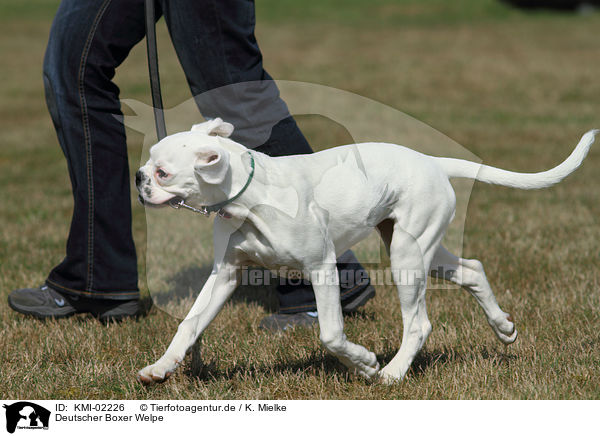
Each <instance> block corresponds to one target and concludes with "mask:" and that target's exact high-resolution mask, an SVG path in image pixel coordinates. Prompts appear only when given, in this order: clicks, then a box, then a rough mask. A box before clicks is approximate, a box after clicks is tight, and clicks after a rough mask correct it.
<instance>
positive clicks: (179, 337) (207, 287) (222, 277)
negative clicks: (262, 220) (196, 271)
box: [138, 264, 239, 384]
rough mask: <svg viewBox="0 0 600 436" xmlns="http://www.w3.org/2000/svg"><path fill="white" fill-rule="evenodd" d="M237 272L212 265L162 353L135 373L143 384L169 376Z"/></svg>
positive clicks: (231, 288)
mask: <svg viewBox="0 0 600 436" xmlns="http://www.w3.org/2000/svg"><path fill="white" fill-rule="evenodd" d="M238 274H239V271H238V269H237V268H236V267H235V266H234V265H231V264H222V265H215V267H214V268H213V271H212V273H211V275H210V277H209V278H208V280H207V281H206V283H205V284H204V287H203V288H202V290H201V291H200V295H198V297H197V298H196V301H195V302H194V305H193V306H192V308H191V310H190V312H189V313H188V315H187V316H186V317H185V319H184V320H183V321H182V322H181V324H179V328H178V329H177V333H176V334H175V337H174V338H173V340H172V341H171V344H170V345H169V347H168V348H167V351H166V352H165V354H164V355H163V356H162V357H161V358H160V359H158V361H156V363H154V364H152V365H149V366H147V367H145V368H144V369H142V370H141V371H140V372H139V373H138V378H139V380H140V381H141V382H142V383H145V384H150V383H154V382H157V383H160V382H163V381H165V380H166V379H167V378H169V376H170V375H171V374H172V373H173V371H175V369H176V368H177V367H178V366H179V364H180V363H181V362H182V361H183V358H184V357H185V354H186V353H187V352H188V351H189V349H190V348H191V347H192V346H193V345H194V343H195V342H196V340H197V339H198V337H199V336H200V335H201V334H202V332H203V331H204V329H205V328H206V327H207V326H208V324H210V322H211V321H212V320H213V319H214V318H215V316H217V314H218V313H219V311H220V310H221V308H222V307H223V305H224V304H225V302H226V301H227V299H228V298H229V297H230V296H231V294H232V293H233V291H234V290H235V288H236V287H237V285H238V281H239V280H238Z"/></svg>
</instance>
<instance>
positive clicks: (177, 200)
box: [138, 194, 184, 208]
mask: <svg viewBox="0 0 600 436" xmlns="http://www.w3.org/2000/svg"><path fill="white" fill-rule="evenodd" d="M138 201H139V202H140V203H141V205H142V206H144V207H153V208H161V207H166V206H171V207H173V208H177V207H179V206H180V205H181V203H183V202H184V199H183V198H182V197H178V196H176V195H174V196H173V197H171V198H168V199H166V200H165V201H163V202H162V203H151V202H149V201H148V200H146V199H145V198H144V197H143V196H142V194H138Z"/></svg>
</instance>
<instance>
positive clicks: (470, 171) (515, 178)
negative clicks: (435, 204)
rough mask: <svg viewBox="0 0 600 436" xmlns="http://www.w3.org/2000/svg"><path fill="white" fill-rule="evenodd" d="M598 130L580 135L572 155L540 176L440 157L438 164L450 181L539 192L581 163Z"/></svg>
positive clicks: (558, 180)
mask: <svg viewBox="0 0 600 436" xmlns="http://www.w3.org/2000/svg"><path fill="white" fill-rule="evenodd" d="M599 132H600V129H596V130H590V131H589V132H587V133H586V134H585V135H583V136H582V138H581V140H580V141H579V144H577V147H575V150H573V152H572V153H571V155H570V156H569V157H568V158H567V159H566V160H565V161H564V162H563V163H561V164H560V165H558V166H557V167H554V168H552V169H551V170H548V171H544V172H541V173H516V172H512V171H506V170H502V169H500V168H494V167H490V166H487V165H480V164H477V163H475V162H470V161H466V160H462V159H452V158H445V157H439V158H436V161H437V162H438V163H439V164H440V165H441V167H442V168H443V169H444V171H445V172H446V174H447V175H448V177H449V178H452V177H462V178H468V179H475V180H479V181H480V182H484V183H491V184H494V185H502V186H508V187H511V188H519V189H540V188H547V187H548V186H552V185H554V184H556V183H558V182H560V181H561V180H562V179H564V178H565V177H567V176H568V175H569V174H571V173H572V172H573V171H575V170H576V169H577V168H578V167H579V165H581V163H582V162H583V160H584V159H585V157H586V155H587V154H588V151H589V149H590V147H591V146H592V144H593V143H594V138H595V136H596V134H598V133H599Z"/></svg>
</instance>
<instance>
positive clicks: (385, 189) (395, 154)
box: [136, 118, 598, 383]
mask: <svg viewBox="0 0 600 436" xmlns="http://www.w3.org/2000/svg"><path fill="white" fill-rule="evenodd" d="M232 132H233V126H232V125H231V124H229V123H226V122H223V121H222V120H221V119H219V118H217V119H214V120H211V121H207V122H205V123H202V124H198V125H195V126H194V127H193V128H192V130H191V131H189V132H183V133H178V134H175V135H172V136H169V137H167V138H165V139H164V140H162V141H160V142H159V143H158V144H156V145H154V146H153V147H152V149H151V150H150V159H149V160H148V162H147V163H146V165H144V166H143V167H142V168H141V169H140V170H139V171H138V173H137V174H136V184H137V187H138V190H139V193H140V197H139V198H140V201H141V202H142V203H143V204H145V205H146V206H155V207H158V206H166V205H172V206H175V207H188V208H191V209H194V210H196V211H198V210H200V211H204V212H207V213H209V212H211V211H218V212H219V216H218V217H217V218H216V219H215V221H214V253H215V261H214V266H213V270H212V273H211V275H210V277H209V278H208V280H207V281H206V284H205V285H204V287H203V288H202V290H201V292H200V294H199V296H198V298H197V300H196V301H195V303H194V305H193V307H192V309H191V310H190V312H189V314H188V315H187V317H186V318H185V319H184V320H183V321H182V322H181V324H180V325H179V328H178V330H177V334H176V335H175V337H174V338H173V340H172V342H171V344H170V346H169V347H168V349H167V351H166V352H165V354H164V355H163V356H162V357H161V358H160V359H159V360H158V361H157V362H156V363H154V364H153V365H150V366H147V367H146V368H144V369H142V370H141V371H140V372H139V379H140V380H141V381H142V382H144V383H152V382H161V381H164V380H165V379H167V378H168V377H169V376H170V375H171V374H172V373H173V371H175V369H176V368H177V366H178V365H179V364H180V363H181V362H182V360H183V359H184V357H185V354H186V352H187V351H188V350H189V349H190V348H191V347H192V345H193V344H194V343H195V342H196V340H197V339H198V337H199V336H200V334H201V333H202V332H203V331H204V329H205V328H206V327H207V326H208V324H209V323H210V322H211V321H212V320H213V318H214V317H215V316H216V315H217V314H218V312H219V311H220V310H221V308H222V307H223V305H224V303H225V302H226V300H227V299H228V298H229V296H230V295H231V294H232V292H233V291H234V289H235V288H236V287H237V285H238V281H239V276H240V274H239V272H240V270H241V266H242V265H259V266H261V267H264V268H267V269H275V270H277V269H279V268H281V267H289V268H293V269H296V270H301V271H304V272H305V273H306V275H307V277H308V278H310V280H311V281H312V284H313V287H314V292H315V297H316V301H317V310H318V318H319V326H320V339H321V341H322V342H323V345H324V346H325V348H326V349H327V350H328V351H329V352H331V353H332V354H334V355H335V356H337V357H338V358H339V359H340V360H341V361H342V362H343V363H344V364H345V365H346V366H348V367H349V368H350V369H353V370H355V371H356V372H357V373H359V374H362V375H363V376H366V377H369V378H371V377H376V376H378V375H379V376H381V377H382V378H383V380H384V381H387V382H390V381H395V380H400V379H402V378H403V377H404V375H405V374H406V372H407V370H408V369H409V367H410V365H411V362H412V361H413V358H414V357H415V355H416V354H417V352H418V351H419V350H420V348H421V347H422V346H423V343H424V342H425V340H426V339H427V336H428V335H429V333H430V332H431V324H430V322H429V319H428V318H427V310H426V307H425V291H426V288H427V282H426V277H427V274H425V273H428V272H432V271H436V270H438V268H440V267H441V268H442V269H443V270H444V271H446V272H450V273H449V274H446V276H445V278H446V279H448V280H451V281H452V282H454V283H457V284H458V285H460V286H463V287H464V288H466V289H467V290H468V291H469V292H470V293H471V294H472V295H473V296H474V297H475V298H476V300H477V302H478V303H479V304H480V305H481V307H482V308H483V311H484V313H485V315H486V317H487V321H488V323H489V324H490V326H491V327H492V330H493V331H494V333H495V334H496V335H497V336H498V338H499V339H500V340H501V341H502V342H503V343H505V344H510V343H512V342H514V341H515V339H516V338H517V331H516V329H515V325H514V323H513V320H512V319H511V317H510V315H509V314H507V313H505V312H504V311H502V309H500V307H499V306H498V303H497V302H496V298H495V296H494V294H493V292H492V289H491V287H490V285H489V283H488V281H487V279H486V276H485V273H484V270H483V267H482V265H481V263H480V262H479V261H477V260H470V259H462V258H459V257H456V256H454V255H453V254H451V253H450V252H448V251H447V250H446V249H445V248H444V247H443V246H442V245H441V241H442V238H443V236H444V234H445V232H446V228H447V226H448V224H449V223H450V221H451V220H452V219H453V217H454V210H455V195H454V191H453V189H452V186H451V185H450V182H449V179H450V178H452V177H466V178H471V179H476V180H479V181H482V182H485V183H492V184H497V185H503V186H510V187H513V188H519V189H538V188H544V187H548V186H551V185H553V184H555V183H558V182H559V181H560V180H562V179H563V178H565V177H566V176H567V175H569V174H570V173H571V172H573V171H574V170H575V169H576V168H577V167H578V166H579V165H580V164H581V162H582V161H583V159H584V158H585V156H586V154H587V152H588V150H589V148H590V146H591V144H592V143H593V142H594V137H595V135H596V134H597V133H598V130H592V131H590V132H588V133H586V134H585V135H584V136H583V137H582V139H581V141H580V142H579V144H578V145H577V147H576V148H575V150H574V151H573V152H572V154H571V155H570V156H569V157H568V158H567V160H565V161H564V162H563V163H562V164H560V165H559V166H557V167H556V168H554V169H551V170H549V171H545V172H542V173H535V174H523V173H514V172H510V171H504V170H501V169H497V168H493V167H489V166H485V165H479V164H476V163H473V162H468V161H464V160H459V159H450V158H438V157H431V156H427V155H424V154H421V153H418V152H416V151H413V150H410V149H408V148H405V147H402V146H398V145H393V144H383V143H365V144H353V145H347V146H342V147H335V148H332V149H329V150H325V151H321V152H318V153H314V154H310V155H297V156H285V157H277V158H272V157H269V156H267V155H265V154H262V153H259V152H256V151H253V150H249V149H247V148H246V147H244V146H243V145H241V144H238V143H236V142H234V141H232V140H230V139H228V137H229V136H230V135H231V133H232ZM374 228H377V229H378V230H379V233H380V234H381V238H382V239H383V242H384V244H385V246H386V248H387V251H388V254H389V256H390V259H391V268H392V276H393V278H394V282H395V283H396V285H397V287H398V293H399V296H400V303H401V307H402V322H403V337H402V345H401V347H400V350H399V351H398V353H397V354H396V356H395V357H394V358H393V359H392V360H391V361H390V362H389V363H388V364H387V365H386V366H385V367H384V368H383V369H381V370H380V368H379V364H378V362H377V359H376V357H375V354H374V353H372V352H370V351H369V350H367V349H365V348H364V347H362V346H360V345H356V344H354V343H352V342H350V341H348V340H347V338H346V336H345V335H344V320H343V317H342V310H341V304H340V289H339V286H338V283H337V277H338V276H337V270H336V257H337V256H338V255H340V254H341V253H343V252H344V251H346V250H348V249H349V248H350V247H352V246H353V245H354V244H356V243H357V242H358V241H360V240H361V239H363V238H365V237H366V236H367V235H369V234H370V232H371V231H372V230H373V229H374Z"/></svg>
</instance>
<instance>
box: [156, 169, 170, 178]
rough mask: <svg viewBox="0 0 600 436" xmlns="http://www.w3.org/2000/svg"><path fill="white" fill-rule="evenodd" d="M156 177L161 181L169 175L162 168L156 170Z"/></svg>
mask: <svg viewBox="0 0 600 436" xmlns="http://www.w3.org/2000/svg"><path fill="white" fill-rule="evenodd" d="M156 175H157V176H158V178H159V179H166V178H167V177H169V175H168V174H167V173H166V171H164V170H163V169H162V168H159V169H157V170H156Z"/></svg>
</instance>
